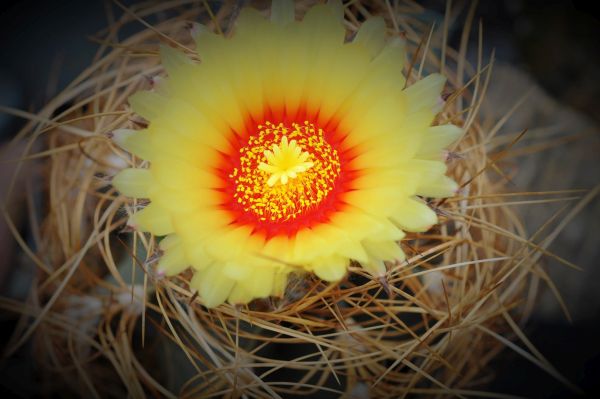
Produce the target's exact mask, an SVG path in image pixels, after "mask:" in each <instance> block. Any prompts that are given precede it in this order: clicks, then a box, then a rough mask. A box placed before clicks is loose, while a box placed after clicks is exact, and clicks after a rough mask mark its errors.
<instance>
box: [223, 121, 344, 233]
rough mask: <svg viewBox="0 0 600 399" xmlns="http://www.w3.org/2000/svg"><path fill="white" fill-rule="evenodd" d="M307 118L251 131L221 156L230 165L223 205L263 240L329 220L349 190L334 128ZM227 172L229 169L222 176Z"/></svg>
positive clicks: (267, 124)
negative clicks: (299, 121)
mask: <svg viewBox="0 0 600 399" xmlns="http://www.w3.org/2000/svg"><path fill="white" fill-rule="evenodd" d="M328 125H329V128H328V130H329V131H328V130H326V129H327V127H326V129H323V128H320V127H319V126H317V125H316V124H315V123H312V122H310V121H309V120H303V121H302V122H301V123H297V122H293V121H291V122H287V121H286V122H279V123H272V122H271V121H265V122H263V123H258V124H255V125H254V128H252V126H251V128H250V129H249V130H250V132H248V133H247V134H246V135H244V136H246V138H245V139H242V140H239V136H237V135H236V136H237V137H238V143H239V144H234V145H233V147H234V148H232V150H234V151H235V153H233V151H232V153H231V154H224V158H225V159H224V160H225V161H226V163H227V164H228V166H227V167H225V170H223V169H222V170H221V172H222V173H221V175H222V177H223V178H224V179H225V188H224V191H225V193H224V194H225V196H224V198H225V203H224V204H223V208H224V209H226V210H227V211H229V212H231V214H232V216H233V222H232V224H238V225H250V226H252V227H253V229H254V231H255V232H256V233H261V234H264V235H265V236H266V237H267V238H269V237H273V236H277V235H287V236H290V237H291V236H293V235H295V233H296V232H297V231H298V230H300V229H302V228H305V227H311V226H314V225H316V224H319V223H324V222H327V221H328V219H329V216H330V215H331V214H332V213H334V212H337V211H339V210H340V209H341V208H342V207H343V206H344V202H343V201H342V199H341V198H340V197H341V196H340V194H343V193H344V192H346V191H348V190H349V182H350V181H351V176H352V175H353V173H350V171H349V168H348V167H347V163H348V162H349V151H344V150H342V149H340V142H341V141H342V140H341V139H342V138H341V137H340V136H339V135H338V134H337V133H336V131H335V128H331V124H328ZM225 172H227V173H226V174H225Z"/></svg>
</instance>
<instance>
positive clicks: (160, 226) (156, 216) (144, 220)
mask: <svg viewBox="0 0 600 399" xmlns="http://www.w3.org/2000/svg"><path fill="white" fill-rule="evenodd" d="M132 222H133V225H134V226H135V227H136V228H139V229H140V230H141V231H147V232H150V233H152V234H154V235H157V236H163V235H167V234H171V233H173V232H174V231H175V230H174V228H173V221H172V219H171V214H170V213H169V212H168V211H167V210H166V209H165V208H162V207H161V206H159V205H158V204H155V203H152V204H150V205H148V206H147V207H145V208H144V209H142V210H140V211H138V212H136V213H135V214H133V216H132Z"/></svg>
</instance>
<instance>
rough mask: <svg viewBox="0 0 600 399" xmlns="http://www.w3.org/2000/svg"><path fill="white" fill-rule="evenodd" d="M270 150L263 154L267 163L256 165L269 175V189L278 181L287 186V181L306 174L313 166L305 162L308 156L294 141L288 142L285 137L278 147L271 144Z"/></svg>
mask: <svg viewBox="0 0 600 399" xmlns="http://www.w3.org/2000/svg"><path fill="white" fill-rule="evenodd" d="M271 148H272V150H271V151H270V150H265V152H264V155H265V158H266V159H267V162H268V163H264V162H261V163H260V164H259V165H258V168H259V169H260V170H264V171H265V172H267V173H270V174H271V176H270V177H269V180H267V184H268V185H269V187H273V186H274V185H275V184H276V183H277V181H278V180H279V181H280V182H281V184H287V182H288V180H289V179H295V178H296V177H297V176H298V173H303V172H306V171H307V170H308V169H310V168H312V167H313V165H314V163H312V162H310V161H308V162H307V161H306V160H307V159H308V157H309V155H310V154H309V153H308V152H306V151H302V149H301V148H300V147H298V144H297V143H296V140H292V141H290V142H288V139H287V136H283V137H282V138H281V142H280V143H279V145H277V144H273V146H272V147H271Z"/></svg>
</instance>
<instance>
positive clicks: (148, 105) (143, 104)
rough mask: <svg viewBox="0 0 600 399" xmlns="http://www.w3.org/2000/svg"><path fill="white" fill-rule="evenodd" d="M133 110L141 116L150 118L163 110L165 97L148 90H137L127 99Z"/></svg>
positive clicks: (155, 116)
mask: <svg viewBox="0 0 600 399" xmlns="http://www.w3.org/2000/svg"><path fill="white" fill-rule="evenodd" d="M128 101H129V105H130V106H131V108H132V109H133V112H135V113H136V114H138V115H140V116H141V117H142V118H144V119H147V120H152V119H154V118H157V117H158V116H159V115H160V114H161V112H162V111H163V110H164V107H165V102H166V99H165V98H164V97H162V96H160V95H158V94H157V93H153V92H150V91H138V92H137V93H135V94H134V95H132V96H131V97H129V99H128Z"/></svg>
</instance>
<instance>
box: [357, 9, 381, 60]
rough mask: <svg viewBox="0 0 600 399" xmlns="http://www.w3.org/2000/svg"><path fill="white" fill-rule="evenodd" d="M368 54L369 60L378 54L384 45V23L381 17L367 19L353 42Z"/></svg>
mask: <svg viewBox="0 0 600 399" xmlns="http://www.w3.org/2000/svg"><path fill="white" fill-rule="evenodd" d="M353 43H356V44H358V45H360V46H363V47H364V48H365V49H367V51H368V52H369V54H370V56H371V58H372V57H374V56H376V55H377V54H379V52H380V51H381V49H383V47H384V45H385V21H384V20H383V18H382V17H374V18H369V19H367V20H366V21H365V22H364V23H363V24H362V25H361V26H360V29H359V30H358V33H357V34H356V37H355V38H354V40H353Z"/></svg>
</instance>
